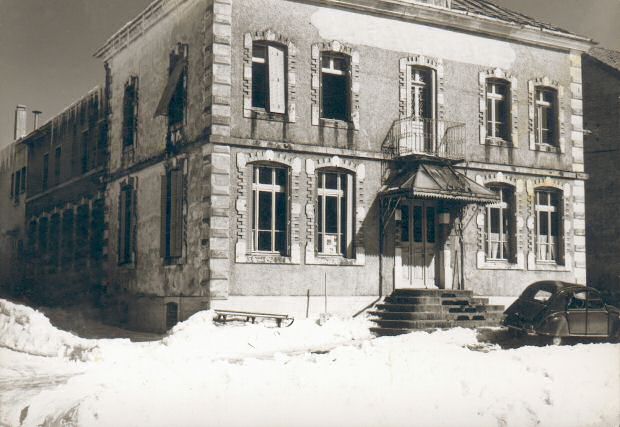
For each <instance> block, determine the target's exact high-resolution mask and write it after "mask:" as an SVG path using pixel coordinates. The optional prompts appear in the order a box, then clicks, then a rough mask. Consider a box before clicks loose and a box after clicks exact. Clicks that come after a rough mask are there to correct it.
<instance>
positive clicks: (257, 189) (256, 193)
mask: <svg viewBox="0 0 620 427" xmlns="http://www.w3.org/2000/svg"><path fill="white" fill-rule="evenodd" d="M261 168H269V169H271V180H272V181H271V182H272V183H271V184H263V183H261V182H260V170H261ZM278 170H281V171H284V173H285V174H286V186H282V185H279V184H278V183H277V171H278ZM251 171H252V181H251V182H252V186H251V211H250V213H251V219H250V221H251V224H250V229H251V233H252V238H251V250H252V253H254V254H262V255H276V256H282V257H289V256H290V253H291V241H290V237H291V236H290V221H291V213H290V206H291V200H290V199H291V193H290V188H291V170H290V168H289V167H288V166H287V165H279V164H273V163H254V164H252V165H251ZM261 192H264V193H268V194H271V210H270V211H271V218H270V230H261V229H260V223H261V218H260V214H261V210H260V193H261ZM277 194H284V200H285V203H286V207H285V215H286V216H285V219H284V229H283V230H277V212H276V207H277V203H278V202H277ZM261 232H271V250H268V251H266V250H261V249H259V244H260V241H259V233H261ZM278 232H283V233H285V236H284V239H283V240H284V242H285V248H283V249H281V250H278V247H277V241H278V240H277V239H276V233H278Z"/></svg>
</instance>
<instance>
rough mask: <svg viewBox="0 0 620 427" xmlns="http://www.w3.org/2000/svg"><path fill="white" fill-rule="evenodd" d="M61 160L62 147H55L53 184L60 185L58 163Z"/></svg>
mask: <svg viewBox="0 0 620 427" xmlns="http://www.w3.org/2000/svg"><path fill="white" fill-rule="evenodd" d="M61 158H62V147H56V149H55V150H54V183H55V184H56V185H58V184H59V183H60V166H61V164H60V161H61Z"/></svg>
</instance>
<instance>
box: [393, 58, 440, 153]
mask: <svg viewBox="0 0 620 427" xmlns="http://www.w3.org/2000/svg"><path fill="white" fill-rule="evenodd" d="M410 71H411V72H410V73H409V74H408V84H407V88H408V96H407V120H404V121H403V122H401V123H402V124H401V135H403V136H404V138H403V140H402V141H401V148H402V149H404V150H405V151H406V153H402V154H413V153H429V154H432V153H433V152H434V148H435V138H434V135H435V131H434V129H435V120H434V119H435V104H436V100H435V72H434V70H432V69H430V68H426V67H411V68H410Z"/></svg>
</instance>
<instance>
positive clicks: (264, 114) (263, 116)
mask: <svg viewBox="0 0 620 427" xmlns="http://www.w3.org/2000/svg"><path fill="white" fill-rule="evenodd" d="M245 116H246V118H249V119H254V120H266V121H271V122H281V123H287V122H289V120H288V117H287V115H286V114H285V113H270V112H269V111H267V110H264V109H262V108H252V109H250V110H248V111H247V114H246V115H245Z"/></svg>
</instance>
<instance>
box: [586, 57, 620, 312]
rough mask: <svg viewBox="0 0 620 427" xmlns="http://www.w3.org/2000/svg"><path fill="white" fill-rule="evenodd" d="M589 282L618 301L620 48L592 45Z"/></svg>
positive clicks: (588, 115)
mask: <svg viewBox="0 0 620 427" xmlns="http://www.w3.org/2000/svg"><path fill="white" fill-rule="evenodd" d="M583 76H584V81H583V108H584V123H585V124H584V126H585V129H587V131H588V132H587V133H586V137H585V142H586V150H585V162H586V163H585V164H586V172H587V173H588V174H589V176H590V179H589V180H588V181H587V184H586V196H587V201H588V203H587V205H586V206H587V207H586V212H587V217H588V232H587V236H588V238H587V247H588V284H589V285H590V286H594V287H597V288H600V289H602V290H604V291H606V292H608V293H609V294H610V296H611V297H612V298H613V300H614V301H615V303H616V304H619V303H620V255H619V254H620V239H619V236H620V218H618V216H617V215H615V212H616V210H617V209H618V206H619V205H620V188H619V186H618V178H619V177H620V175H619V174H618V167H617V165H618V164H619V162H620V52H616V51H612V50H608V49H604V48H598V47H597V48H594V49H592V50H591V51H590V52H589V54H588V55H585V56H584V60H583Z"/></svg>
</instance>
